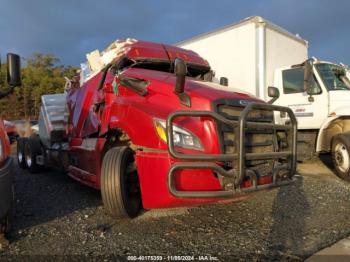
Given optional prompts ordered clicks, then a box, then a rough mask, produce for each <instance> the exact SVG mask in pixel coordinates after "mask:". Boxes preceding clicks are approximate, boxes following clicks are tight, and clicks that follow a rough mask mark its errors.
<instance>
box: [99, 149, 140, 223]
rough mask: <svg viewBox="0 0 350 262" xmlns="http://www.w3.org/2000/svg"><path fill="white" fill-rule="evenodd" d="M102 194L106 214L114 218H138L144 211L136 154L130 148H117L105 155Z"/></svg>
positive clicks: (102, 172) (102, 171)
mask: <svg viewBox="0 0 350 262" xmlns="http://www.w3.org/2000/svg"><path fill="white" fill-rule="evenodd" d="M101 194H102V200H103V204H104V207H105V209H106V212H107V213H108V214H109V215H110V216H112V217H115V218H124V217H136V216H137V215H138V213H139V212H140V210H141V209H142V203H141V191H140V185H139V179H138V174H137V169H136V165H135V159H134V152H133V151H132V150H131V149H130V148H129V147H126V146H124V147H115V148H112V149H110V150H108V152H107V153H106V154H105V156H104V158H103V162H102V170H101Z"/></svg>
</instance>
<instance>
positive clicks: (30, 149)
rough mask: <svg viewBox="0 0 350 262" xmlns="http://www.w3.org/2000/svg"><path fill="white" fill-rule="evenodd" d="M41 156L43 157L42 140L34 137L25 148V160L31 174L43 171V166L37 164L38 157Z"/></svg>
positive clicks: (30, 138)
mask: <svg viewBox="0 0 350 262" xmlns="http://www.w3.org/2000/svg"><path fill="white" fill-rule="evenodd" d="M39 155H43V152H42V146H41V143H40V138H39V137H38V136H36V135H32V136H31V137H29V139H28V141H27V143H25V146H24V158H25V162H26V166H27V168H28V170H29V172H30V173H38V172H40V171H42V170H43V166H42V165H38V164H37V162H36V157H37V156H39Z"/></svg>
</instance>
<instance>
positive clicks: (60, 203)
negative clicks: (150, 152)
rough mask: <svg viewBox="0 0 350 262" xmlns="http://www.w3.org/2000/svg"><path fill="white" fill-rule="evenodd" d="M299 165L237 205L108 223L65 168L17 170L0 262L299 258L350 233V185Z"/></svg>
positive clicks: (97, 200)
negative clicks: (282, 183)
mask: <svg viewBox="0 0 350 262" xmlns="http://www.w3.org/2000/svg"><path fill="white" fill-rule="evenodd" d="M298 170H299V173H300V174H301V176H298V180H297V183H295V184H294V185H291V186H286V187H282V188H279V189H274V190H272V191H268V192H259V193H257V194H255V195H254V196H253V197H251V198H249V199H245V200H243V201H241V202H237V203H228V204H217V205H208V206H201V207H194V208H188V209H187V208H180V209H170V210H151V211H146V212H144V213H143V214H142V215H141V216H139V217H138V218H136V219H132V220H112V219H110V218H109V217H107V216H106V215H105V214H104V211H103V207H102V202H101V197H100V194H99V192H97V191H95V190H93V189H90V188H88V187H86V186H83V185H80V184H79V183H77V182H75V181H74V180H72V179H70V178H69V177H68V176H67V175H65V174H64V173H59V172H46V173H42V174H29V173H28V172H26V171H23V170H21V169H19V168H18V167H16V169H15V173H16V174H15V180H16V208H15V211H16V212H15V217H14V228H13V230H12V233H11V234H10V236H9V239H10V241H11V244H10V247H9V249H8V250H6V251H4V252H2V253H0V260H11V259H12V260H17V259H19V258H22V259H24V258H28V257H29V258H35V259H38V258H39V257H41V258H43V259H50V258H49V257H48V255H50V256H52V255H57V256H61V255H77V256H71V257H69V258H70V259H72V258H74V257H75V258H78V259H80V258H82V257H85V256H88V257H89V258H95V259H96V260H99V259H100V258H101V257H100V256H114V255H122V256H124V259H125V255H144V256H146V255H163V256H164V257H163V259H165V258H166V256H168V255H172V256H175V255H182V256H192V255H193V256H195V257H196V258H197V259H198V258H199V257H198V256H205V255H208V256H209V255H211V256H215V257H217V258H218V259H219V260H227V259H230V260H233V259H235V260H239V259H241V260H246V259H247V258H248V259H252V260H304V259H305V258H307V257H309V256H310V255H311V254H313V253H315V252H316V251H318V250H320V249H322V248H324V247H326V246H329V245H331V244H333V243H334V242H336V241H338V240H339V239H342V238H344V237H347V236H348V235H350V219H349V218H350V201H349V199H350V190H349V189H350V184H349V183H345V182H343V181H341V180H339V179H338V178H337V177H336V176H335V175H334V174H332V172H331V171H330V170H329V169H328V168H327V166H326V165H324V163H323V162H321V161H319V160H315V161H312V162H308V163H304V164H300V165H299V167H298ZM34 255H35V256H34ZM61 258H67V257H61ZM204 258H205V257H204ZM206 258H208V257H206Z"/></svg>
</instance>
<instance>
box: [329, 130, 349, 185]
mask: <svg viewBox="0 0 350 262" xmlns="http://www.w3.org/2000/svg"><path fill="white" fill-rule="evenodd" d="M332 159H333V163H334V167H335V169H336V171H337V175H338V176H339V177H340V178H341V179H344V180H346V181H350V135H345V134H339V135H336V136H335V137H334V138H333V142H332Z"/></svg>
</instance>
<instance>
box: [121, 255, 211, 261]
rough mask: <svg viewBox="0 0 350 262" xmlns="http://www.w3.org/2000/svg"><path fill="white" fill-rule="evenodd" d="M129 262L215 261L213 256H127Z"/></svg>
mask: <svg viewBox="0 0 350 262" xmlns="http://www.w3.org/2000/svg"><path fill="white" fill-rule="evenodd" d="M127 259H128V260H129V261H145V260H148V261H162V260H164V261H217V260H218V258H217V257H214V256H206V255H203V256H128V257H127Z"/></svg>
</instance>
